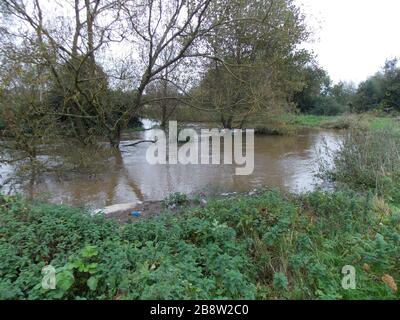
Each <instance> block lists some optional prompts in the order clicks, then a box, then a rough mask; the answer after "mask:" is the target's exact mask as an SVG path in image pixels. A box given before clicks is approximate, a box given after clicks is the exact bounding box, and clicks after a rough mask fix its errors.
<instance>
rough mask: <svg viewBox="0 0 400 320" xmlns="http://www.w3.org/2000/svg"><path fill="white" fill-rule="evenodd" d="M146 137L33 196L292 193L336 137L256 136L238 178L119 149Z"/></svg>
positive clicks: (104, 199)
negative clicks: (99, 167)
mask: <svg viewBox="0 0 400 320" xmlns="http://www.w3.org/2000/svg"><path fill="white" fill-rule="evenodd" d="M146 125H147V126H150V125H151V123H146ZM150 137H151V132H150V131H145V132H143V133H132V134H129V135H128V136H126V137H125V139H126V141H123V143H122V147H121V153H119V154H117V155H116V156H115V157H114V158H113V159H112V162H110V165H109V166H108V169H107V170H104V171H103V172H101V173H98V174H95V175H84V174H80V175H79V174H74V175H69V176H68V178H67V179H66V178H65V177H64V178H63V179H59V178H57V177H56V176H51V175H46V177H45V178H44V179H41V181H39V182H38V183H36V184H35V187H34V193H35V194H47V195H48V196H47V199H48V200H49V201H51V202H54V203H68V204H72V205H87V206H90V207H94V208H100V207H103V206H106V205H112V204H117V203H126V202H135V201H137V200H140V201H147V200H149V201H153V200H162V199H164V198H165V197H166V196H167V195H169V194H171V193H174V192H182V193H196V192H204V193H222V192H242V191H248V190H251V189H254V188H258V187H263V186H269V187H277V188H281V189H283V190H286V191H292V192H303V191H309V190H312V189H313V188H315V185H316V183H319V181H318V180H317V179H316V178H315V173H316V171H317V170H318V162H317V159H318V157H319V156H320V152H319V151H320V150H323V149H324V145H325V144H326V145H328V146H329V148H331V149H332V148H333V149H334V148H336V147H337V144H338V142H339V141H340V139H341V135H340V134H339V133H338V132H334V131H313V132H308V133H304V134H302V135H298V136H282V137H280V136H256V137H255V170H254V173H253V174H252V175H251V176H240V177H239V176H235V166H232V165H196V166H194V165H188V166H183V165H156V166H152V165H149V164H147V162H146V159H145V154H146V149H147V147H148V146H149V145H148V144H140V145H137V146H135V147H124V146H123V145H125V144H129V143H132V142H135V141H137V140H142V139H143V140H146V139H148V138H150ZM97 161H99V162H102V161H103V162H105V161H108V159H97ZM9 170H10V167H7V168H6V167H3V168H1V169H0V175H1V176H2V177H3V179H4V176H6V171H9ZM25 192H26V190H25Z"/></svg>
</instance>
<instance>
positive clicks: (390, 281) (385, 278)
mask: <svg viewBox="0 0 400 320" xmlns="http://www.w3.org/2000/svg"><path fill="white" fill-rule="evenodd" d="M382 281H383V282H384V283H386V284H387V285H388V287H389V288H390V289H392V291H393V292H394V293H396V292H397V284H396V282H395V281H394V279H393V277H392V276H390V275H388V274H385V275H384V276H383V277H382Z"/></svg>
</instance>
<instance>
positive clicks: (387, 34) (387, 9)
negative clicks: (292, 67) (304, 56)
mask: <svg viewBox="0 0 400 320" xmlns="http://www.w3.org/2000/svg"><path fill="white" fill-rule="evenodd" d="M296 1H297V2H298V3H300V4H301V5H302V6H303V11H304V12H305V13H306V14H307V16H308V24H309V25H311V26H312V27H313V29H314V43H310V44H309V45H307V47H310V48H311V49H313V50H314V52H315V53H316V54H317V60H318V61H319V63H320V65H321V66H322V67H323V68H325V69H326V70H327V71H328V72H329V74H330V76H331V78H332V80H334V81H335V82H337V81H339V80H345V81H354V82H356V83H358V82H360V81H363V80H365V79H366V78H367V77H368V76H370V75H373V74H374V73H375V72H377V71H378V70H379V69H380V68H381V67H382V66H383V65H384V63H385V60H386V59H388V58H393V57H396V56H400V0H296Z"/></svg>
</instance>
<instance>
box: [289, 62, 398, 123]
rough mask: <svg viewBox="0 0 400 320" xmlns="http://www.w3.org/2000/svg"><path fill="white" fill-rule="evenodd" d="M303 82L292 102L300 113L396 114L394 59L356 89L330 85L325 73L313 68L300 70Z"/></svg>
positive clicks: (344, 84)
mask: <svg viewBox="0 0 400 320" xmlns="http://www.w3.org/2000/svg"><path fill="white" fill-rule="evenodd" d="M303 79H304V87H303V89H302V90H301V91H299V92H298V93H296V94H295V96H294V102H295V103H296V105H297V107H298V109H299V110H300V111H301V112H303V113H311V114H316V115H338V114H342V113H345V112H353V113H361V112H369V111H377V112H383V113H387V114H397V113H399V112H400V67H399V64H398V59H397V58H395V59H392V60H388V61H386V63H385V65H384V67H383V68H382V70H380V71H379V72H377V73H376V74H375V75H373V76H371V77H370V78H368V79H367V80H365V81H363V82H361V83H360V84H359V86H358V87H357V86H356V85H355V84H353V83H346V82H339V83H337V84H332V81H331V79H330V78H329V75H328V73H327V72H326V71H325V70H323V69H322V68H321V67H319V66H318V65H316V64H311V65H308V66H307V67H305V68H304V69H303Z"/></svg>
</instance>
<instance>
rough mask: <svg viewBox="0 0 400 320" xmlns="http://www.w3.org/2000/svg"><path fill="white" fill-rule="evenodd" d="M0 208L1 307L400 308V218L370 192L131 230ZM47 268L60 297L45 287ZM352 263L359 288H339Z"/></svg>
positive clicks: (215, 206) (258, 205)
mask: <svg viewBox="0 0 400 320" xmlns="http://www.w3.org/2000/svg"><path fill="white" fill-rule="evenodd" d="M0 201H1V206H0V255H1V257H2V259H1V260H0V279H1V280H0V297H1V298H2V299H254V298H256V299H276V298H279V299H398V298H399V293H398V292H397V291H396V288H395V287H394V285H395V281H398V279H400V213H399V211H398V210H395V209H391V208H389V207H384V209H383V207H382V205H381V204H380V203H378V204H380V205H377V198H376V197H373V196H372V195H369V194H367V195H365V196H361V195H359V194H356V193H355V192H352V191H343V192H335V193H324V192H314V193H310V194H308V195H305V196H303V197H301V198H297V197H296V198H286V197H284V196H283V195H282V194H280V193H279V192H277V191H265V192H261V193H260V194H258V195H255V196H253V197H244V196H240V197H236V198H232V199H226V200H214V201H212V202H210V203H209V204H208V205H207V206H206V207H205V208H197V209H186V210H182V213H180V214H171V213H170V214H165V215H164V216H161V217H158V218H153V219H150V220H144V221H140V222H137V223H133V224H129V225H126V226H119V225H117V224H116V223H114V222H112V221H108V220H105V219H104V218H103V217H99V216H97V217H92V216H90V215H89V214H87V213H85V212H84V211H82V210H80V209H74V208H70V207H67V206H54V205H48V204H41V203H32V202H26V201H24V200H22V199H19V198H14V197H12V198H10V197H2V198H1V200H0ZM49 264H51V265H52V266H54V267H55V268H56V270H57V276H56V279H57V288H56V290H44V289H42V286H41V281H42V278H43V275H42V274H41V270H42V268H43V267H44V266H46V265H49ZM345 265H352V266H354V267H355V268H356V270H357V278H356V281H357V288H356V290H344V289H343V288H342V286H341V283H342V277H343V276H344V275H343V274H342V273H341V271H342V268H343V267H344V266H345ZM388 279H389V280H388ZM392 280H393V281H394V283H393V282H392Z"/></svg>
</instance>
